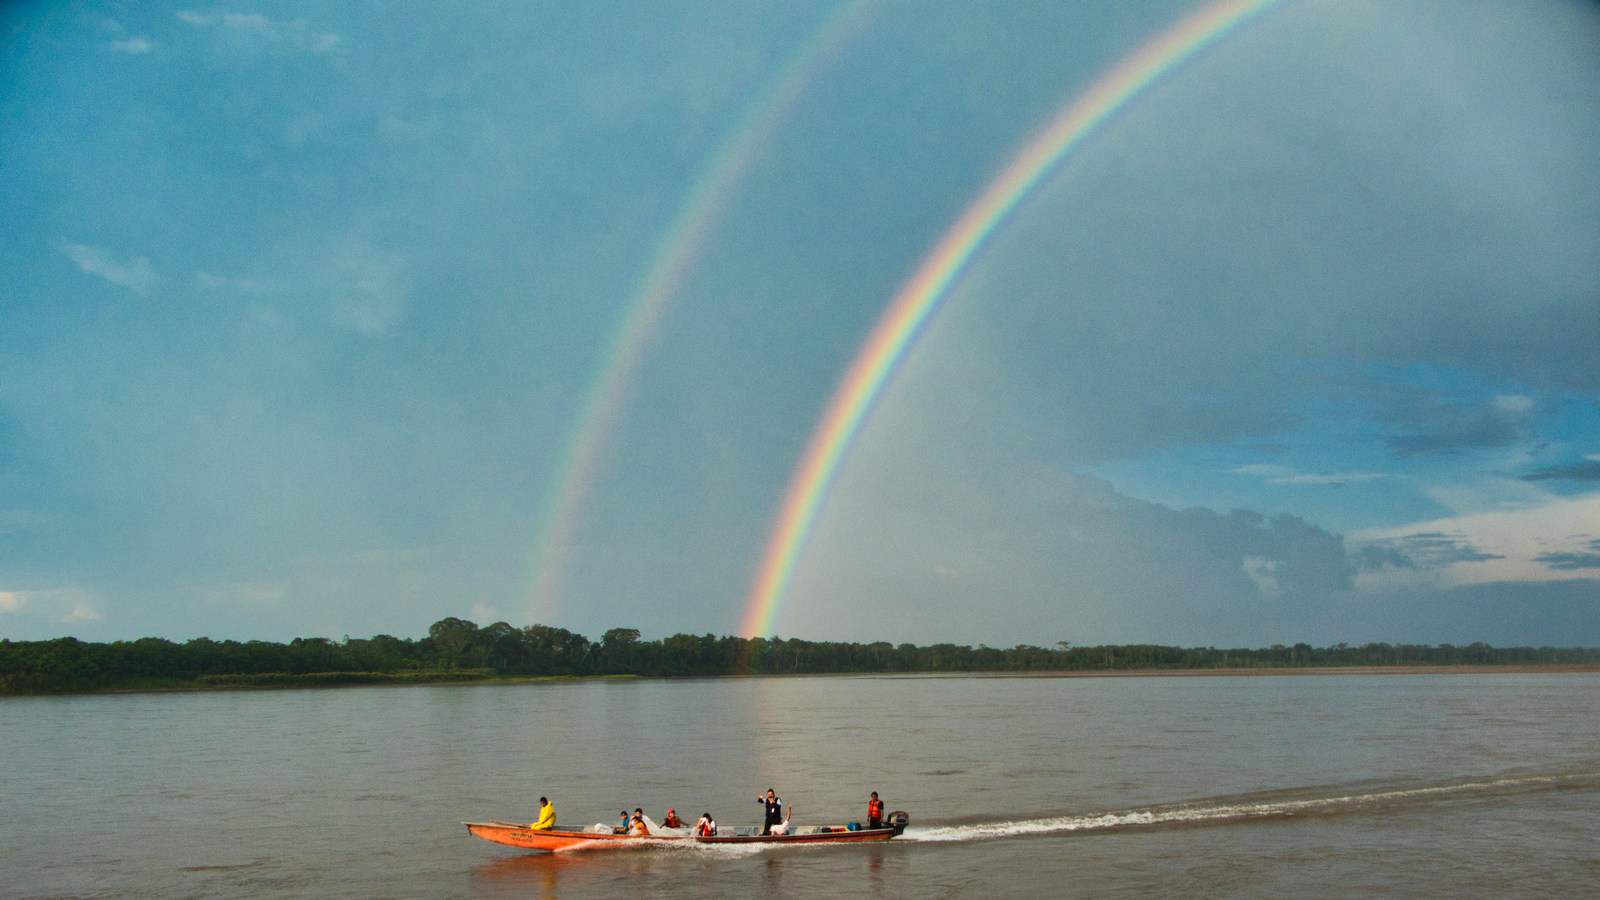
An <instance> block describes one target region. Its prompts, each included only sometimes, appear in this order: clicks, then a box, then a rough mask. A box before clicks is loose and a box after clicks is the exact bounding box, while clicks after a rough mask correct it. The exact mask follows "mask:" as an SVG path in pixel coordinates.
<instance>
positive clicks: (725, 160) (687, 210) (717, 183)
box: [527, 0, 871, 622]
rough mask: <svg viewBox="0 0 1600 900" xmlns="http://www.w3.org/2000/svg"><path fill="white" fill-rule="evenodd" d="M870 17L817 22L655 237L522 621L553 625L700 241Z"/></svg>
mask: <svg viewBox="0 0 1600 900" xmlns="http://www.w3.org/2000/svg"><path fill="white" fill-rule="evenodd" d="M870 19H871V16H870V11H869V9H868V5H867V2H866V0H853V2H850V3H846V4H844V5H842V6H840V7H839V8H838V9H837V10H835V11H834V12H833V13H832V14H831V15H829V16H828V17H827V18H826V19H824V20H823V22H822V24H821V25H819V26H818V27H817V29H816V31H814V32H813V33H812V35H811V37H810V38H809V39H808V40H807V41H805V42H804V43H803V44H802V45H801V46H800V49H799V50H797V51H796V52H795V54H794V55H793V56H792V57H791V58H790V61H789V64H788V65H786V66H785V67H784V68H783V70H782V71H781V72H780V74H779V76H778V77H777V78H775V79H774V80H773V81H772V82H771V84H772V87H771V89H770V90H768V91H767V92H766V93H764V94H763V95H761V97H760V98H758V99H757V100H756V101H755V102H754V103H752V104H751V105H750V108H749V113H748V114H747V115H746V116H745V118H744V120H743V121H741V122H740V123H739V126H738V127H736V128H735V129H734V130H733V132H732V133H731V135H730V137H729V138H728V140H727V141H725V142H724V143H723V145H722V148H721V150H720V151H719V152H718V153H717V154H716V155H715V156H714V157H712V159H711V162H710V163H709V164H708V165H707V166H706V167H705V168H704V169H703V170H702V171H701V175H700V177H699V178H698V179H697V180H696V181H695V183H694V186H693V188H692V189H691V190H690V192H689V195H688V198H687V199H686V200H685V202H684V204H683V206H682V207H681V208H680V209H679V211H678V215H677V216H676V217H674V218H673V220H672V222H671V224H670V225H669V226H668V227H667V229H666V231H665V232H664V234H663V236H662V238H661V239H660V240H659V241H658V242H657V243H656V248H655V252H654V253H653V254H652V256H651V258H650V265H649V267H648V268H647V269H646V270H645V274H644V277H643V279H641V280H640V282H639V284H638V286H637V287H636V288H635V290H634V291H633V293H632V295H631V296H630V298H629V300H628V302H627V304H626V305H625V306H624V307H623V308H624V313H623V316H622V318H621V319H620V320H619V323H618V325H617V327H616V328H615V330H614V331H613V332H612V335H611V338H610V340H609V341H607V343H606V345H605V349H604V351H603V352H602V354H601V356H600V360H601V364H600V369H599V373H598V375H597V376H596V377H595V379H594V380H593V381H592V382H591V383H590V385H589V388H588V390H587V391H585V392H584V395H583V399H582V400H581V401H580V403H579V406H578V409H579V413H578V425H577V427H576V428H575V429H574V430H573V431H572V434H571V437H570V439H569V440H568V442H567V444H566V446H565V447H564V448H563V452H562V454H561V457H560V458H559V460H558V462H557V465H556V468H555V477H554V479H553V480H552V485H553V489H552V490H551V491H550V494H549V496H548V499H547V502H546V503H545V506H544V511H543V513H542V514H541V515H540V517H539V524H538V526H537V529H538V530H537V531H536V533H535V538H534V553H533V577H534V584H533V588H532V591H531V594H530V596H529V600H528V604H527V606H528V608H527V615H528V621H530V622H553V621H554V620H555V618H556V616H557V613H558V612H559V601H560V597H561V593H562V575H563V573H564V571H565V568H566V561H567V556H568V553H569V551H570V548H571V545H572V537H573V533H574V531H575V530H576V528H577V522H578V511H579V509H580V508H581V507H582V505H583V501H584V498H585V497H586V496H587V495H588V492H589V486H590V485H591V484H593V483H594V478H595V471H596V469H597V468H598V466H599V463H600V458H601V456H602V455H603V454H604V451H605V448H606V446H607V444H608V443H609V440H610V437H611V435H612V433H613V432H615V431H616V425H617V422H618V420H619V418H620V416H621V413H622V409H623V407H624V406H625V405H626V402H627V398H628V391H629V386H630V385H631V384H632V381H633V375H634V372H635V371H636V370H637V369H638V367H639V362H640V360H641V359H642V358H643V356H644V350H645V348H646V347H647V346H648V345H649V343H650V339H651V338H652V337H653V336H654V335H655V332H656V326H657V324H658V323H659V322H660V321H661V317H662V314H663V313H664V312H665V310H666V308H667V306H668V305H669V301H671V299H672V298H673V296H674V295H675V294H676V293H677V290H678V287H679V286H680V285H681V284H682V282H683V279H684V277H685V276H686V275H687V274H688V273H689V272H690V271H691V270H692V269H693V267H694V263H695V261H696V260H698V259H699V258H700V252H701V248H702V247H703V246H704V244H705V241H706V238H707V237H708V236H709V235H710V234H711V232H712V231H713V230H714V229H715V227H716V225H717V223H718V222H719V221H720V220H721V218H722V214H723V212H724V211H726V209H727V207H728V205H729V203H730V202H732V199H733V197H734V194H735V188H737V187H738V185H739V182H740V181H742V180H743V179H744V177H745V175H746V174H748V173H749V171H750V169H751V168H752V167H753V166H754V165H755V164H756V162H757V161H758V160H760V159H761V157H762V152H763V150H764V148H765V147H766V146H767V144H768V143H769V142H770V141H771V139H772V137H773V135H774V134H776V133H777V131H778V128H779V126H780V125H781V124H782V123H783V120H784V118H785V116H786V114H787V113H788V111H789V110H790V109H791V108H792V107H793V106H794V104H795V102H796V101H797V100H798V99H799V98H800V97H801V96H802V95H803V94H804V93H805V90H806V88H807V87H808V86H809V85H810V84H811V82H812V81H813V80H814V79H815V78H816V76H817V74H818V73H819V72H821V71H822V69H823V68H824V67H825V65H826V64H827V63H828V62H829V61H830V60H831V59H832V58H833V57H834V56H835V55H836V54H837V53H838V52H839V51H840V50H841V49H842V48H843V47H845V46H846V45H847V44H848V43H849V42H850V41H851V40H852V39H853V38H854V37H855V36H856V35H858V34H860V32H861V31H862V30H863V29H864V28H865V27H866V26H867V25H868V24H869V23H870Z"/></svg>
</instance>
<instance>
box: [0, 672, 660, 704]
mask: <svg viewBox="0 0 1600 900" xmlns="http://www.w3.org/2000/svg"><path fill="white" fill-rule="evenodd" d="M638 677H639V676H637V675H497V674H495V673H494V672H493V671H492V670H482V671H477V670H468V671H439V672H260V673H253V674H238V675H203V676H201V677H199V678H194V679H186V678H130V679H126V680H119V681H116V682H114V683H110V684H104V685H90V686H82V687H64V688H58V689H56V688H53V689H48V690H15V689H10V690H4V689H0V698H5V697H59V696H68V695H80V694H180V693H206V692H213V691H278V690H305V689H308V688H318V689H320V688H348V687H407V686H414V685H434V686H438V685H446V686H448V685H462V686H466V685H476V684H541V683H553V682H564V681H631V680H634V679H637V678H638Z"/></svg>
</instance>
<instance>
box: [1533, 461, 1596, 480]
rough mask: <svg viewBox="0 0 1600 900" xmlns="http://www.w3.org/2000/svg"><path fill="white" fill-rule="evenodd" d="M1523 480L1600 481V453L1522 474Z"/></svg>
mask: <svg viewBox="0 0 1600 900" xmlns="http://www.w3.org/2000/svg"><path fill="white" fill-rule="evenodd" d="M1522 480H1523V481H1600V454H1591V455H1589V456H1586V457H1584V458H1583V459H1581V460H1579V461H1578V462H1573V463H1566V464H1564V465H1559V466H1550V467H1549V468H1545V469H1539V470H1537V471H1534V472H1529V473H1528V474H1526V475H1524V476H1522Z"/></svg>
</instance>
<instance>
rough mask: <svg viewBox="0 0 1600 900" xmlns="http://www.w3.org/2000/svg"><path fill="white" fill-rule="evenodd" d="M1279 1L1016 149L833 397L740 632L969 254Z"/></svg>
mask: <svg viewBox="0 0 1600 900" xmlns="http://www.w3.org/2000/svg"><path fill="white" fill-rule="evenodd" d="M1274 2H1275V0H1220V2H1214V3H1210V4H1208V5H1206V6H1205V7H1203V8H1201V9H1200V10H1199V11H1198V12H1196V13H1194V14H1192V15H1190V16H1189V17H1187V18H1185V19H1183V20H1181V21H1179V22H1178V23H1177V24H1175V25H1173V26H1172V27H1170V28H1168V29H1167V30H1166V31H1164V32H1162V33H1161V34H1160V35H1158V36H1157V37H1155V38H1154V39H1153V40H1151V41H1150V42H1148V43H1146V44H1144V45H1143V46H1141V47H1140V48H1139V49H1138V50H1136V51H1134V52H1133V53H1132V54H1131V55H1129V56H1127V57H1124V58H1123V59H1122V60H1120V61H1119V62H1117V63H1116V65H1114V66H1113V67H1112V68H1111V69H1109V70H1108V71H1106V73H1105V74H1104V75H1102V76H1101V77H1100V78H1099V79H1097V80H1096V81H1095V82H1094V83H1093V84H1092V85H1090V86H1089V88H1088V90H1086V91H1084V92H1083V93H1081V94H1079V95H1077V96H1076V97H1075V98H1073V99H1072V100H1070V101H1068V103H1067V104H1066V105H1065V106H1063V107H1062V108H1061V110H1060V112H1058V113H1057V114H1056V116H1055V118H1054V119H1052V120H1051V121H1050V123H1049V124H1048V125H1047V126H1046V127H1045V128H1044V129H1043V130H1042V131H1040V132H1039V133H1038V134H1037V135H1035V136H1034V137H1033V138H1032V140H1030V141H1029V142H1028V143H1027V144H1026V145H1024V146H1023V148H1022V150H1021V151H1020V152H1019V153H1017V155H1016V156H1015V157H1013V158H1012V160H1011V162H1010V163H1009V164H1008V165H1007V166H1006V167H1005V169H1004V170H1003V171H1001V173H1000V174H999V175H998V176H996V177H995V178H994V180H993V181H991V182H990V183H989V185H988V187H987V188H985V189H984V191H983V193H982V194H980V195H979V196H978V198H977V199H976V200H975V201H973V202H972V203H971V204H970V205H969V206H968V207H967V208H966V210H965V211H964V212H963V213H962V214H961V217H960V218H959V219H957V220H956V222H955V224H954V225H953V226H951V228H950V229H949V230H948V231H947V232H945V234H944V236H943V237H942V238H941V239H940V240H939V243H938V244H936V245H935V246H934V248H933V251H932V252H931V253H929V254H928V255H927V257H926V258H925V259H924V260H923V262H922V264H921V266H920V267H918V269H917V270H916V272H915V274H913V275H912V277H911V279H910V280H909V281H907V282H906V283H905V284H904V285H903V286H902V287H901V288H900V291H899V293H897V294H896V295H895V297H894V300H893V301H892V302H890V304H889V307H888V310H887V311H886V312H885V313H884V314H883V317H882V318H881V319H879V321H878V324H877V326H876V327H875V328H874V329H873V331H872V334H871V336H870V337H868V339H867V342H866V344H864V345H863V346H862V349H861V350H860V352H859V353H857V355H856V358H855V360H854V361H853V362H852V363H851V365H850V369H849V371H848V372H847V373H846V375H845V377H844V380H843V381H842V382H841V383H840V385H839V387H838V389H837V390H835V392H834V394H833V397H832V398H831V399H830V400H829V401H828V405H827V408H826V409H825V410H824V411H823V414H822V418H821V420H820V421H819V422H818V424H817V427H816V429H815V430H814V431H813V432H812V434H811V439H810V441H809V442H808V443H807V445H806V450H805V454H804V455H803V456H802V457H801V458H800V463H799V465H797V466H796V468H795V471H794V475H793V477H792V478H791V479H790V482H789V489H788V491H787V492H786V493H785V495H784V500H783V506H782V507H781V508H780V509H779V513H778V518H777V520H776V522H775V524H774V526H773V529H772V535H771V538H770V540H769V541H768V543H767V547H766V550H765V553H764V555H763V557H762V561H761V567H760V568H759V569H758V570H757V572H756V577H755V580H754V582H753V583H752V584H751V587H750V592H749V595H748V597H747V598H746V601H745V616H744V621H743V623H742V625H741V627H740V633H741V634H743V635H745V636H747V637H756V636H760V635H767V634H771V633H772V631H773V625H774V622H775V621H776V619H777V615H778V610H779V608H780V607H781V606H782V603H783V599H784V594H785V593H786V591H787V590H788V587H789V582H790V579H791V578H792V576H793V574H794V567H795V563H796V562H797V561H798V560H799V557H800V553H801V551H802V550H803V549H804V548H805V545H806V540H807V538H808V537H809V536H810V532H811V529H812V526H813V525H814V524H815V523H816V519H817V514H818V513H819V512H820V511H821V509H822V504H823V500H824V499H825V498H826V497H827V494H828V488H829V487H830V486H831V484H832V483H833V479H834V476H835V475H836V474H838V471H839V465H840V463H841V462H842V461H843V459H844V456H845V451H847V450H848V449H849V448H850V445H851V443H852V442H853V441H854V440H855V437H856V434H857V433H858V432H859V431H860V430H861V426H862V424H863V422H865V420H866V418H867V415H868V413H869V412H870V411H871V409H872V405H873V403H874V402H875V401H876V399H877V397H878V395H879V394H880V393H881V392H882V391H883V388H884V386H885V385H886V384H887V383H888V381H889V379H890V377H891V376H892V375H893V374H894V372H895V369H896V367H897V366H898V365H899V364H900V361H901V360H903V359H904V358H905V356H906V352H907V351H908V350H909V349H910V348H911V347H912V346H913V345H914V344H915V343H916V341H917V338H918V336H919V335H921V333H922V331H923V329H924V328H925V326H926V325H927V323H928V321H929V319H930V318H931V317H932V316H933V314H934V312H936V311H937V310H938V308H939V305H940V304H941V303H942V302H943V300H944V298H945V297H946V296H947V295H948V294H949V291H950V287H951V286H952V285H953V284H954V283H955V281H956V279H957V278H959V277H960V275H961V273H962V271H963V270H964V269H965V267H966V265H967V263H968V262H970V261H971V260H972V257H973V255H974V254H975V253H977V251H978V250H979V248H981V247H982V246H983V244H984V243H985V241H987V240H988V239H989V237H990V236H991V235H993V234H994V233H995V231H996V230H998V229H999V227H1000V226H1001V225H1002V224H1003V223H1004V222H1005V221H1006V219H1007V217H1008V216H1010V214H1011V213H1012V212H1013V211H1014V210H1015V209H1016V208H1017V207H1018V206H1019V205H1020V204H1021V203H1022V201H1023V200H1024V199H1026V198H1027V197H1028V196H1029V194H1031V193H1032V192H1033V191H1034V190H1035V189H1036V188H1037V187H1038V186H1039V185H1040V184H1041V183H1043V182H1044V181H1045V179H1046V177H1047V176H1048V175H1049V174H1050V173H1051V172H1052V171H1053V170H1054V169H1055V168H1056V167H1057V166H1059V165H1060V163H1061V161H1062V160H1063V159H1065V158H1066V157H1067V155H1068V154H1069V153H1071V152H1072V151H1073V150H1074V149H1076V148H1077V147H1079V146H1081V145H1082V144H1083V142H1084V141H1085V140H1086V139H1087V138H1088V137H1089V136H1090V135H1092V134H1094V132H1095V130H1096V129H1097V128H1099V126H1101V125H1103V124H1104V123H1105V122H1106V121H1107V120H1108V119H1110V118H1111V117H1112V116H1113V115H1115V114H1116V113H1117V111H1119V110H1121V109H1122V108H1123V107H1125V106H1127V105H1128V103H1129V102H1131V101H1132V100H1133V99H1134V98H1136V97H1138V96H1139V95H1140V94H1142V93H1144V92H1145V91H1146V90H1148V89H1149V87H1150V86H1151V85H1152V84H1154V83H1155V82H1156V81H1157V80H1158V79H1159V78H1161V76H1162V75H1165V74H1167V73H1168V72H1171V71H1172V70H1173V69H1175V68H1176V67H1178V66H1179V65H1181V64H1182V63H1183V62H1185V61H1186V60H1188V59H1190V58H1192V57H1193V56H1194V55H1195V54H1196V53H1198V52H1199V51H1200V50H1202V49H1204V48H1205V47H1207V46H1209V45H1211V44H1213V43H1215V42H1216V41H1218V40H1219V39H1221V38H1222V37H1223V36H1224V35H1226V34H1227V33H1228V32H1229V31H1231V30H1233V29H1234V28H1236V27H1237V26H1239V25H1240V24H1242V23H1244V22H1246V21H1248V20H1249V19H1251V18H1253V17H1254V16H1256V15H1257V14H1259V13H1260V12H1262V11H1263V10H1265V9H1266V8H1267V7H1269V6H1271V5H1272V4H1273V3H1274Z"/></svg>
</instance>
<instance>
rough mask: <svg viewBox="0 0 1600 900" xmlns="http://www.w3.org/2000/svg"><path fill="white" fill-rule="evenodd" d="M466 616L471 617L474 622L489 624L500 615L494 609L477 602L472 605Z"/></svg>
mask: <svg viewBox="0 0 1600 900" xmlns="http://www.w3.org/2000/svg"><path fill="white" fill-rule="evenodd" d="M468 615H470V616H472V621H474V622H478V623H489V622H494V621H497V620H498V619H499V616H500V613H499V612H498V611H497V610H496V609H495V608H494V607H492V606H490V605H489V604H487V603H484V602H483V601H482V600H479V601H478V602H477V603H474V604H472V609H471V610H469V611H468Z"/></svg>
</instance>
